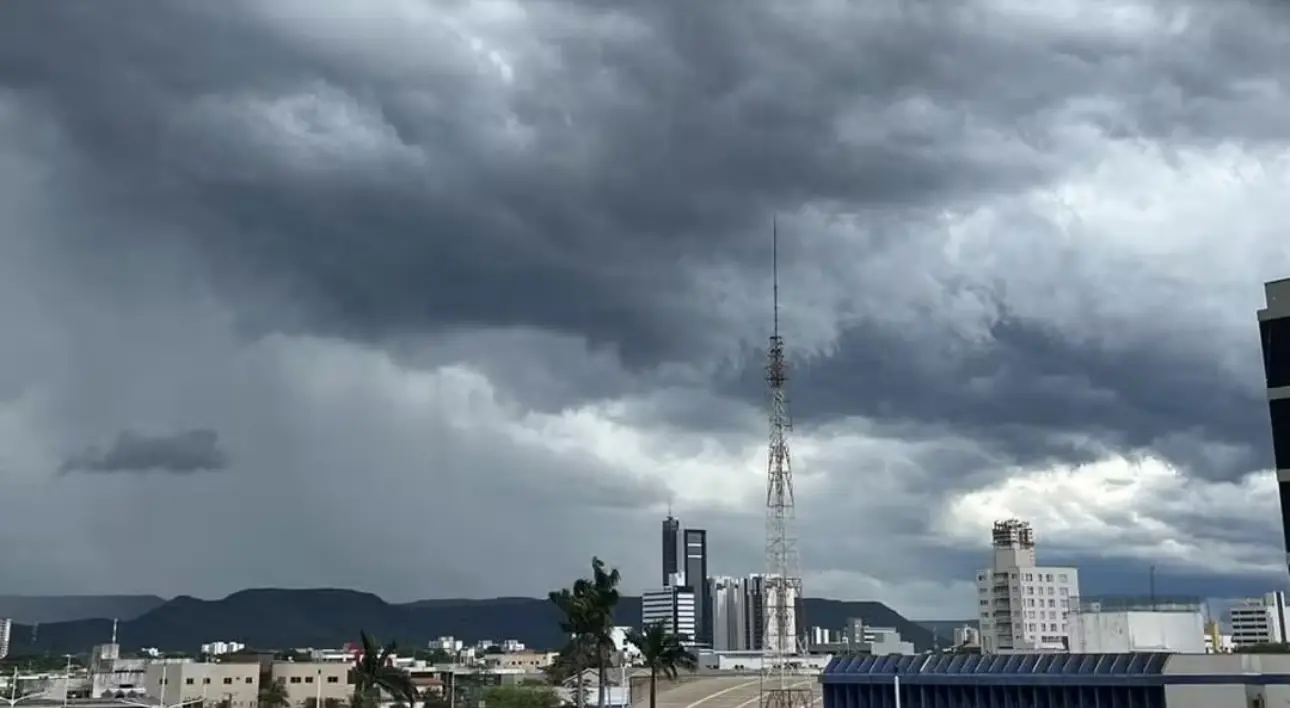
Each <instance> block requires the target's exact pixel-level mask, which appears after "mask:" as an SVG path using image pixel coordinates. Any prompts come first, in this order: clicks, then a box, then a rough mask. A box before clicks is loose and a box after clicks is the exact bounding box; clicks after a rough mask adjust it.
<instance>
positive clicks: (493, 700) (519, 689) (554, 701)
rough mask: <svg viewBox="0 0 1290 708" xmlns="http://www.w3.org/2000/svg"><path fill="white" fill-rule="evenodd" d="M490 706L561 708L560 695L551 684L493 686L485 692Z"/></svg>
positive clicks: (503, 707)
mask: <svg viewBox="0 0 1290 708" xmlns="http://www.w3.org/2000/svg"><path fill="white" fill-rule="evenodd" d="M484 701H485V703H486V704H487V706H488V708H559V706H560V697H559V696H557V695H556V693H555V691H554V690H553V689H552V688H551V687H549V686H493V687H492V688H490V689H488V690H487V691H486V692H485V693H484Z"/></svg>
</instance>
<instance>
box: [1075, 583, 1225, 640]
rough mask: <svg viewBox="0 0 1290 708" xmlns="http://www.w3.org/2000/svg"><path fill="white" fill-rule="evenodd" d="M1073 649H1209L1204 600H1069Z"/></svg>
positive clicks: (1166, 598) (1170, 598) (1163, 598)
mask: <svg viewBox="0 0 1290 708" xmlns="http://www.w3.org/2000/svg"><path fill="white" fill-rule="evenodd" d="M1069 617H1070V619H1069V624H1070V627H1071V635H1070V638H1071V642H1070V650H1071V651H1072V652H1075V653H1079V654H1114V653H1121V654H1123V653H1126V652H1152V651H1166V652H1178V653H1184V654H1188V653H1192V654H1203V653H1205V652H1206V651H1207V645H1208V643H1209V642H1208V638H1207V636H1206V634H1205V613H1204V604H1203V602H1202V600H1201V599H1200V598H1196V597H1177V598H1172V597H1149V598H1148V597H1123V598H1101V599H1098V600H1081V599H1079V598H1072V599H1071V607H1070V615H1069Z"/></svg>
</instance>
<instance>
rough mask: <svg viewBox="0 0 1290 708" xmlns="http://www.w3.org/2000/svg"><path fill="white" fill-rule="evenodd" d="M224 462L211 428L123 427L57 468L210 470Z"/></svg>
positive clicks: (97, 470) (94, 470) (187, 471)
mask: <svg viewBox="0 0 1290 708" xmlns="http://www.w3.org/2000/svg"><path fill="white" fill-rule="evenodd" d="M227 466H228V456H227V455H226V454H225V453H224V451H223V450H221V449H220V447H219V435H218V434H217V433H216V432H215V431H214V430H189V431H186V432H182V433H175V434H173V435H162V436H149V435H141V434H138V433H132V432H129V431H124V432H121V433H119V434H118V435H117V436H116V439H115V440H113V441H112V445H111V446H110V447H108V448H107V449H106V450H100V449H98V448H89V449H86V450H84V451H82V452H80V453H79V454H77V455H74V456H72V457H70V458H68V459H67V461H65V462H64V463H63V465H62V467H61V468H60V472H63V473H67V472H174V473H177V474H187V473H192V472H214V471H218V470H222V469H225V468H226V467H227Z"/></svg>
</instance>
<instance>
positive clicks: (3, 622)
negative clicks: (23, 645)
mask: <svg viewBox="0 0 1290 708" xmlns="http://www.w3.org/2000/svg"><path fill="white" fill-rule="evenodd" d="M11 634H13V620H11V619H9V618H8V617H0V659H3V658H5V657H6V656H9V636H10V635H11Z"/></svg>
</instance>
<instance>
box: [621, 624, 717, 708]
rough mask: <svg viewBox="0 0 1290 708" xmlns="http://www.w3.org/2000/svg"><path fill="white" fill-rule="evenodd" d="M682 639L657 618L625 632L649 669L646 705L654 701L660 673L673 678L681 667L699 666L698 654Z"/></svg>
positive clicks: (689, 669)
mask: <svg viewBox="0 0 1290 708" xmlns="http://www.w3.org/2000/svg"><path fill="white" fill-rule="evenodd" d="M686 639H688V637H682V636H680V635H677V634H672V633H671V632H669V631H668V629H667V626H666V625H664V624H663V623H661V622H660V623H657V624H652V625H650V626H648V627H646V628H645V629H644V631H635V632H632V633H631V634H630V635H628V637H627V641H628V642H631V644H632V645H633V646H635V647H636V648H637V649H639V650H640V652H641V659H642V661H643V663H644V664H645V666H646V668H648V669H649V705H650V708H654V706H655V703H656V702H657V698H658V679H659V677H660V676H661V677H663V678H665V679H669V680H674V679H676V677H677V675H678V674H679V673H680V672H681V671H694V670H696V669H698V668H699V657H697V656H695V655H694V653H693V652H691V651H690V650H689V649H688V648H687V647H686V646H685V644H684V642H685V640H686Z"/></svg>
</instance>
